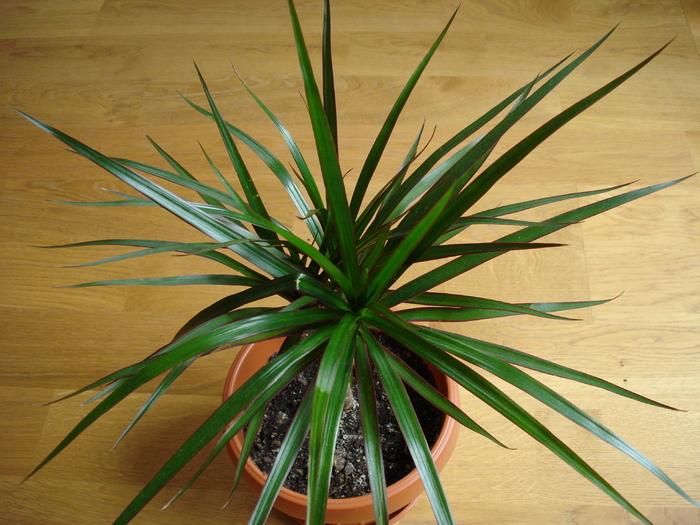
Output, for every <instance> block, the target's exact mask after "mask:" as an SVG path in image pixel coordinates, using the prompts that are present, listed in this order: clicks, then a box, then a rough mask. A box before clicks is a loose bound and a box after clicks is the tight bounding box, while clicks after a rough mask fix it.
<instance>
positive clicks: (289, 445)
mask: <svg viewBox="0 0 700 525" xmlns="http://www.w3.org/2000/svg"><path fill="white" fill-rule="evenodd" d="M313 399H314V395H313V385H312V388H311V389H310V391H309V392H308V394H307V395H306V396H305V397H304V399H303V400H302V402H301V405H300V406H299V410H298V411H297V413H296V415H295V416H294V421H292V424H291V426H290V427H289V430H288V431H287V435H286V436H285V437H284V441H282V446H280V449H279V452H278V453H277V458H276V459H275V462H274V463H273V465H272V470H271V471H270V473H269V474H268V476H267V481H266V482H265V485H264V486H263V489H262V492H261V493H260V495H259V496H258V501H257V503H256V504H255V508H254V509H253V514H252V516H251V518H250V521H249V525H263V524H264V523H265V521H266V520H267V517H268V516H269V514H270V511H271V510H272V505H273V504H274V503H275V499H276V498H277V495H278V494H279V491H280V488H281V487H282V484H283V483H284V480H285V479H286V478H287V475H288V474H289V471H290V470H291V468H292V465H293V464H294V460H295V459H296V457H297V454H298V453H299V450H300V449H301V444H302V442H303V441H304V438H305V437H306V435H307V434H308V432H309V425H310V424H311V408H312V405H313ZM246 438H247V435H246ZM242 464H243V461H241V465H242Z"/></svg>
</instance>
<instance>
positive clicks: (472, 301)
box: [398, 293, 570, 321]
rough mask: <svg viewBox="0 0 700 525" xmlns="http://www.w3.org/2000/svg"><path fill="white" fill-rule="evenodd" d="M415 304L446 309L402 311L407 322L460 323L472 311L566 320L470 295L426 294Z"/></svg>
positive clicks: (401, 313) (414, 299)
mask: <svg viewBox="0 0 700 525" xmlns="http://www.w3.org/2000/svg"><path fill="white" fill-rule="evenodd" d="M408 302H410V303H413V304H423V305H429V306H438V307H445V308H417V309H411V310H402V311H400V312H398V313H399V315H400V316H401V318H402V319H404V320H405V321H419V320H441V321H448V320H450V321H459V320H462V319H460V316H461V314H462V313H464V314H465V315H466V316H467V319H468V318H469V315H470V310H472V309H477V310H501V311H505V312H509V313H512V314H525V315H532V316H535V317H544V318H545V319H566V320H570V319H569V318H567V317H561V316H558V315H553V314H550V313H547V312H543V311H540V310H536V309H533V308H528V307H525V306H520V305H517V304H511V303H506V302H504V301H496V300H494V299H485V298H482V297H472V296H468V295H454V294H445V293H424V294H421V295H419V296H418V297H415V298H413V299H411V300H410V301H408Z"/></svg>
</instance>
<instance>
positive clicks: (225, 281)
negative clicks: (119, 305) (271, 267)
mask: <svg viewBox="0 0 700 525" xmlns="http://www.w3.org/2000/svg"><path fill="white" fill-rule="evenodd" d="M200 284H208V285H211V284H214V285H225V286H251V285H255V284H258V281H255V280H253V279H250V278H249V277H241V276H239V275H177V276H175V277H152V278H149V277H146V278H141V279H114V280H111V281H92V282H89V283H80V284H72V285H70V286H64V287H63V288H85V287H90V286H116V285H119V286H133V285H138V286H183V285H200Z"/></svg>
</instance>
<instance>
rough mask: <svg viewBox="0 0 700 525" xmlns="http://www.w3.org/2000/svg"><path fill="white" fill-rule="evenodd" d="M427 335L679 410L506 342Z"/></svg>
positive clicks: (439, 333) (438, 341) (436, 333)
mask: <svg viewBox="0 0 700 525" xmlns="http://www.w3.org/2000/svg"><path fill="white" fill-rule="evenodd" d="M424 336H425V338H426V339H428V340H431V341H432V342H433V343H435V344H442V343H443V342H445V341H450V345H451V347H459V348H461V349H462V350H461V352H466V351H469V352H473V353H474V354H475V355H480V356H481V355H486V356H491V357H494V358H496V359H499V360H501V361H504V362H507V363H511V364H514V365H518V366H522V367H525V368H529V369H530V370H535V371H537V372H542V373H544V374H549V375H553V376H556V377H562V378H564V379H569V380H571V381H577V382H578V383H582V384H585V385H590V386H594V387H596V388H600V389H603V390H607V391H608V392H612V393H613V394H617V395H619V396H622V397H626V398H628V399H632V400H633V401H638V402H640V403H645V404H647V405H652V406H655V407H659V408H666V409H671V410H675V409H674V408H673V407H670V406H668V405H664V404H662V403H659V402H657V401H654V400H653V399H649V398H647V397H644V396H641V395H639V394H637V393H635V392H632V391H630V390H627V389H626V388H622V387H620V386H617V385H615V384H613V383H610V382H609V381H605V380H604V379H600V378H598V377H595V376H592V375H590V374H586V373H585V372H580V371H578V370H574V369H572V368H568V367H565V366H561V365H558V364H556V363H552V362H551V361H547V360H545V359H542V358H539V357H536V356H534V355H530V354H526V353H524V352H520V351H518V350H514V349H512V348H508V347H506V346H502V345H497V344H495V343H489V342H486V341H480V340H478V339H474V338H471V337H466V336H461V335H459V334H451V333H449V332H444V331H441V330H436V329H433V330H431V331H430V332H429V333H426V334H424Z"/></svg>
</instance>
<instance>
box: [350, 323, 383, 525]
mask: <svg viewBox="0 0 700 525" xmlns="http://www.w3.org/2000/svg"><path fill="white" fill-rule="evenodd" d="M360 334H361V335H362V340H363V342H362V343H361V344H358V345H357V347H356V348H355V381H356V383H357V393H358V401H359V403H360V415H361V421H362V434H363V437H364V442H365V457H366V458H367V470H368V473H369V484H370V490H371V493H372V503H373V505H374V516H375V522H376V523H378V524H382V525H383V524H388V523H389V510H388V509H389V507H388V499H387V495H386V485H387V482H386V477H385V476H384V459H383V457H382V444H381V437H380V431H379V420H378V419H377V396H376V392H375V391H374V378H373V376H372V370H371V369H370V361H369V356H368V355H367V348H366V344H367V343H366V342H364V340H365V339H366V338H367V337H372V335H371V334H369V333H368V331H367V329H365V328H363V329H361V331H360Z"/></svg>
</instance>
